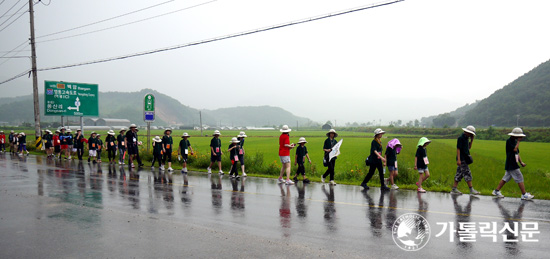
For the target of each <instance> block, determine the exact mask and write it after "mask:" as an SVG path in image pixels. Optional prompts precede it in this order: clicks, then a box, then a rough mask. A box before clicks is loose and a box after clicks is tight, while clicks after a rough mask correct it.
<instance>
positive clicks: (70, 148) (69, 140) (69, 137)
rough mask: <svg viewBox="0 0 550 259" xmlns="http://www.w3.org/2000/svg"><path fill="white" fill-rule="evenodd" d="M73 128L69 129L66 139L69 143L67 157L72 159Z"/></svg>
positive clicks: (66, 151)
mask: <svg viewBox="0 0 550 259" xmlns="http://www.w3.org/2000/svg"><path fill="white" fill-rule="evenodd" d="M71 132H72V130H71V129H67V133H65V139H66V143H67V149H66V150H65V159H71V151H73V145H74V141H73V134H72V133H71Z"/></svg>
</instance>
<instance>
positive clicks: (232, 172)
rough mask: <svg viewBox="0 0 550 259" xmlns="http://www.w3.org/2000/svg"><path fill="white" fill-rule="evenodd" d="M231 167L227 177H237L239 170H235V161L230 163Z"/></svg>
mask: <svg viewBox="0 0 550 259" xmlns="http://www.w3.org/2000/svg"><path fill="white" fill-rule="evenodd" d="M231 162H232V164H233V166H232V167H231V172H229V175H232V174H235V175H239V170H238V169H237V161H231Z"/></svg>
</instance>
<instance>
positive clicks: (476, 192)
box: [470, 188, 479, 195]
mask: <svg viewBox="0 0 550 259" xmlns="http://www.w3.org/2000/svg"><path fill="white" fill-rule="evenodd" d="M470 195H479V192H478V191H477V190H476V189H474V188H472V190H471V191H470Z"/></svg>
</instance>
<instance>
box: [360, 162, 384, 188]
mask: <svg viewBox="0 0 550 259" xmlns="http://www.w3.org/2000/svg"><path fill="white" fill-rule="evenodd" d="M376 169H378V177H379V178H380V186H384V166H383V165H382V162H378V163H374V164H371V165H370V169H369V173H368V174H367V175H366V176H365V179H363V183H361V184H366V183H368V182H369V181H370V179H371V178H372V175H374V171H375V170H376Z"/></svg>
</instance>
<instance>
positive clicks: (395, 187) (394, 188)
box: [391, 183, 399, 190]
mask: <svg viewBox="0 0 550 259" xmlns="http://www.w3.org/2000/svg"><path fill="white" fill-rule="evenodd" d="M391 189H392V190H397V189H399V186H397V185H396V184H395V183H394V184H392V186H391Z"/></svg>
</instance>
